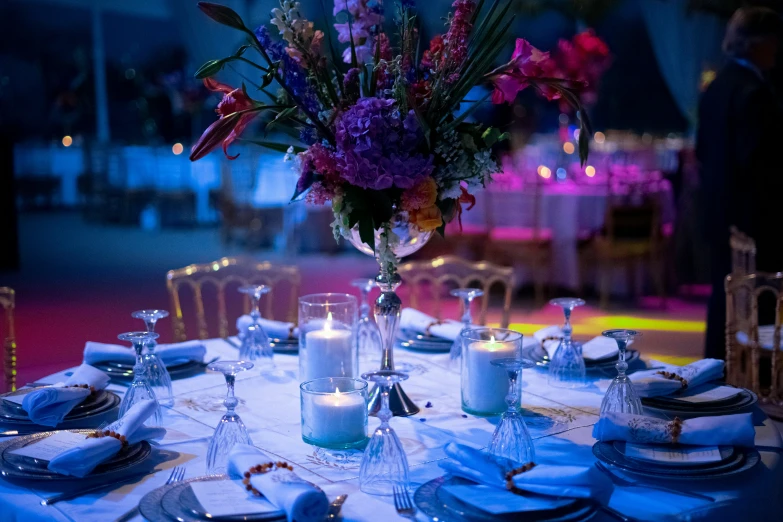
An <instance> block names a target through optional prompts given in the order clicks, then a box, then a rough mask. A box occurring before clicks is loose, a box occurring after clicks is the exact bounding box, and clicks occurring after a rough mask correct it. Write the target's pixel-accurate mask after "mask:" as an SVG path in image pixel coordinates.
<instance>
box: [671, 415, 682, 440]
mask: <svg viewBox="0 0 783 522" xmlns="http://www.w3.org/2000/svg"><path fill="white" fill-rule="evenodd" d="M669 432H670V433H671V434H672V444H679V442H680V435H682V419H681V418H679V417H674V420H673V421H671V422H670V423H669Z"/></svg>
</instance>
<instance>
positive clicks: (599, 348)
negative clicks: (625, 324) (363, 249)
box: [539, 327, 618, 361]
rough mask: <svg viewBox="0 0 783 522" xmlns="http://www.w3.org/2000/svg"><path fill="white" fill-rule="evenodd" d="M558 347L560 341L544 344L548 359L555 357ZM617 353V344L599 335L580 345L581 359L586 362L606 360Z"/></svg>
mask: <svg viewBox="0 0 783 522" xmlns="http://www.w3.org/2000/svg"><path fill="white" fill-rule="evenodd" d="M550 328H553V327H550ZM554 328H557V327H554ZM539 342H540V341H539ZM559 345H560V341H546V342H544V349H545V350H546V353H547V355H548V356H549V358H550V359H551V358H552V357H554V356H555V352H556V351H557V347H558V346H559ZM617 352H618V348H617V342H616V341H615V340H614V339H609V338H608V337H603V336H600V335H599V336H598V337H593V338H592V339H590V340H589V341H587V342H586V343H584V344H582V357H583V358H584V359H586V360H588V361H597V360H599V359H606V358H608V357H611V356H613V355H617Z"/></svg>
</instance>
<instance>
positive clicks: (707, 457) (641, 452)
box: [625, 443, 722, 464]
mask: <svg viewBox="0 0 783 522" xmlns="http://www.w3.org/2000/svg"><path fill="white" fill-rule="evenodd" d="M625 456H626V457H629V458H632V459H638V460H646V461H652V462H660V463H664V464H683V463H685V464H707V463H710V462H719V461H721V460H722V457H721V455H720V449H718V447H717V446H693V447H682V448H674V447H667V446H649V445H645V444H629V443H626V444H625Z"/></svg>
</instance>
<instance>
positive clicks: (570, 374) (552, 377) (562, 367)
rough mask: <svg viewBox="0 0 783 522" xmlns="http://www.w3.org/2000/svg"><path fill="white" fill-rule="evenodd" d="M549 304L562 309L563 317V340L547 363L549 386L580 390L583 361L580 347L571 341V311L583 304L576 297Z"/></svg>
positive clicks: (559, 299) (561, 298)
mask: <svg viewBox="0 0 783 522" xmlns="http://www.w3.org/2000/svg"><path fill="white" fill-rule="evenodd" d="M549 304H551V305H554V306H559V307H560V308H562V309H563V315H565V324H563V338H562V339H561V340H560V344H558V346H557V349H556V350H555V353H554V355H553V356H552V360H551V361H549V384H550V385H552V386H555V387H557V388H581V387H583V386H584V385H585V360H584V358H583V357H582V346H581V345H580V344H578V343H575V342H573V341H572V340H571V332H572V331H573V328H572V327H571V310H573V309H574V308H576V307H577V306H583V305H584V304H585V302H584V301H583V300H582V299H579V298H576V297H560V298H558V299H552V300H551V301H549Z"/></svg>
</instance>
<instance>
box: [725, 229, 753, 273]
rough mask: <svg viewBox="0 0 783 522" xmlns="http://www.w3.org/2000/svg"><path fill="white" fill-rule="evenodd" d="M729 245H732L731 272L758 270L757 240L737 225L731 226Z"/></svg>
mask: <svg viewBox="0 0 783 522" xmlns="http://www.w3.org/2000/svg"><path fill="white" fill-rule="evenodd" d="M729 245H730V246H731V273H732V274H733V275H745V274H752V273H754V272H755V271H756V241H754V240H753V238H751V237H750V236H748V235H746V234H744V233H743V232H741V231H740V230H739V229H738V228H737V227H731V236H730V237H729Z"/></svg>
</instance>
